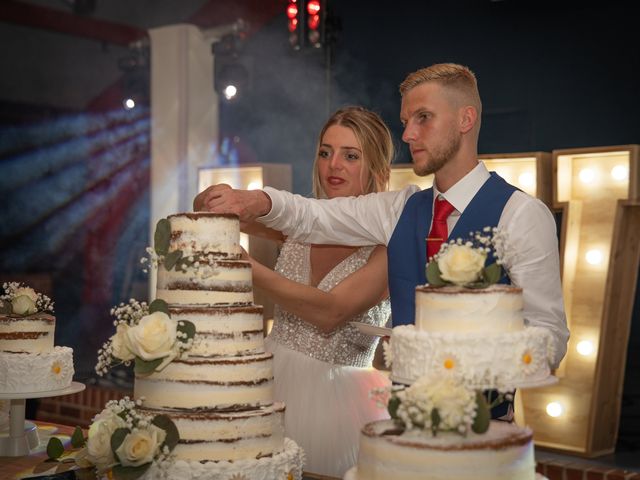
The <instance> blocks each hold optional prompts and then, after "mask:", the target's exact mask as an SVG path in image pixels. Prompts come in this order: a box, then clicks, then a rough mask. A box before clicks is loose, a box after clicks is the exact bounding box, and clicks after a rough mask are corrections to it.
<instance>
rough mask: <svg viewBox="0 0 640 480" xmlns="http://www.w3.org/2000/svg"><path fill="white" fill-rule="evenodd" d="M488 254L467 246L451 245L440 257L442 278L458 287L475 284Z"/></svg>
mask: <svg viewBox="0 0 640 480" xmlns="http://www.w3.org/2000/svg"><path fill="white" fill-rule="evenodd" d="M486 258H487V254H486V253H484V252H480V251H478V250H477V249H474V248H471V247H468V246H466V245H455V244H454V245H449V247H448V248H447V250H446V251H445V252H444V253H442V254H441V255H440V256H439V257H438V268H440V277H441V278H442V279H443V280H446V281H448V282H452V283H455V284H456V285H466V284H468V283H473V282H475V281H476V280H478V279H479V278H480V272H481V271H482V269H483V268H484V262H485V260H486Z"/></svg>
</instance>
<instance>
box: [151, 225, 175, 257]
mask: <svg viewBox="0 0 640 480" xmlns="http://www.w3.org/2000/svg"><path fill="white" fill-rule="evenodd" d="M170 240H171V224H170V223H169V220H168V219H166V218H162V219H160V220H158V223H157V224H156V231H155V234H154V235H153V247H154V249H155V251H156V253H157V254H158V255H166V254H167V252H168V251H169V242H170Z"/></svg>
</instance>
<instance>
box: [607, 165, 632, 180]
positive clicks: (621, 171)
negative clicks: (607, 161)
mask: <svg viewBox="0 0 640 480" xmlns="http://www.w3.org/2000/svg"><path fill="white" fill-rule="evenodd" d="M611 176H612V177H613V179H614V180H626V179H627V178H629V169H628V168H627V166H626V165H616V166H615V167H613V168H612V169H611Z"/></svg>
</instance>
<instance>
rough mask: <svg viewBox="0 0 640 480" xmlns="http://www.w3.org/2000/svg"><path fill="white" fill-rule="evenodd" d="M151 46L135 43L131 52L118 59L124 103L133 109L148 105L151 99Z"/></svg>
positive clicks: (126, 107)
mask: <svg viewBox="0 0 640 480" xmlns="http://www.w3.org/2000/svg"><path fill="white" fill-rule="evenodd" d="M149 66H150V63H149V48H148V46H147V45H145V44H143V43H139V44H136V45H133V46H132V47H131V48H130V51H129V54H127V55H126V56H124V57H121V58H119V59H118V68H119V69H120V71H121V72H122V73H123V75H122V105H123V106H124V108H125V109H127V110H132V109H134V108H136V107H138V106H141V105H148V104H149V100H150V68H149Z"/></svg>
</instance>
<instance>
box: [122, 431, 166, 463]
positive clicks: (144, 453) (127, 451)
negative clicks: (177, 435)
mask: <svg viewBox="0 0 640 480" xmlns="http://www.w3.org/2000/svg"><path fill="white" fill-rule="evenodd" d="M166 436H167V433H166V432H165V431H164V430H162V429H161V428H158V427H156V426H155V425H149V426H148V427H147V428H145V429H139V430H135V431H133V432H131V433H130V434H129V435H127V436H126V437H125V439H124V441H123V442H122V444H121V445H120V446H119V447H118V448H117V450H116V454H117V455H118V458H119V459H120V464H121V465H122V466H123V467H137V466H139V465H144V464H145V463H149V462H151V461H152V460H153V457H155V455H156V453H157V450H158V449H159V447H160V445H162V442H164V439H165V437H166Z"/></svg>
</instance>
